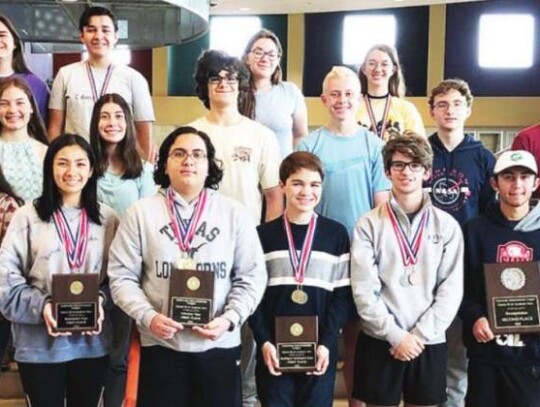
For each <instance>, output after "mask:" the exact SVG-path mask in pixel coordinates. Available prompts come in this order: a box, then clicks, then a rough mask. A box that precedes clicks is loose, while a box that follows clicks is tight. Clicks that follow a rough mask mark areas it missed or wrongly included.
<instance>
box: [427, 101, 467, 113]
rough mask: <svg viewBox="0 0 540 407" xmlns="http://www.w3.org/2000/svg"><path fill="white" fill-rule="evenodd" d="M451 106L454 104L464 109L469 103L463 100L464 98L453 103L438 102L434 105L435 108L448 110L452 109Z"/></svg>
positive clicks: (456, 107)
mask: <svg viewBox="0 0 540 407" xmlns="http://www.w3.org/2000/svg"><path fill="white" fill-rule="evenodd" d="M450 106H452V107H453V108H454V109H457V110H459V109H463V108H465V107H466V106H467V104H466V103H465V102H463V101H462V100H456V101H454V102H452V103H448V102H437V103H435V104H434V105H433V109H437V110H444V111H447V110H448V109H450Z"/></svg>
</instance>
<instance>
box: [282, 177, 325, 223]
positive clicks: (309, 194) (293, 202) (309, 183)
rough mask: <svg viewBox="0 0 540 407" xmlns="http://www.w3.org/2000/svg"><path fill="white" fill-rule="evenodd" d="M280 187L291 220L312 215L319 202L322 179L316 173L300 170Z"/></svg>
mask: <svg viewBox="0 0 540 407" xmlns="http://www.w3.org/2000/svg"><path fill="white" fill-rule="evenodd" d="M280 187H281V189H282V190H283V193H284V194H285V198H286V200H287V205H286V211H287V213H288V215H289V216H291V217H292V218H295V217H299V216H301V215H302V214H312V213H313V211H314V209H315V206H317V204H318V203H319V201H320V200H321V192H322V179H321V174H319V172H318V171H313V170H309V169H307V168H301V169H299V170H298V171H296V172H294V173H292V174H291V175H290V176H289V178H287V179H286V181H285V184H283V182H280Z"/></svg>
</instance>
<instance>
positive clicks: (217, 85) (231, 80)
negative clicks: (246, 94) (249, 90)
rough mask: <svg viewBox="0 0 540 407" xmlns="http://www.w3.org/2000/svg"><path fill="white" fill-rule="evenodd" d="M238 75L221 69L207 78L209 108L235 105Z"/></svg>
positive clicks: (236, 101)
mask: <svg viewBox="0 0 540 407" xmlns="http://www.w3.org/2000/svg"><path fill="white" fill-rule="evenodd" d="M238 94H239V92H238V75H237V74H236V73H232V72H228V71H226V70H222V71H220V72H219V74H218V75H216V76H212V77H210V78H209V80H208V99H209V100H210V108H212V107H214V108H215V107H227V106H236V105H237V103H238Z"/></svg>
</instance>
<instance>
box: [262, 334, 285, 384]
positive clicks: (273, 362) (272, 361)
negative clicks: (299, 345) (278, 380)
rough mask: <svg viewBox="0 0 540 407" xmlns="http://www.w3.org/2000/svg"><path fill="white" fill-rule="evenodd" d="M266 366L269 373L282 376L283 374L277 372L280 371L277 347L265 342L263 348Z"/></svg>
mask: <svg viewBox="0 0 540 407" xmlns="http://www.w3.org/2000/svg"><path fill="white" fill-rule="evenodd" d="M261 352H262V356H263V360H264V364H265V365H266V367H267V368H268V371H269V372H270V374H271V375H273V376H281V375H282V373H281V372H280V371H279V370H277V369H279V361H278V357H277V349H276V347H275V346H274V345H273V344H272V343H270V342H265V343H264V345H263V346H262V348H261Z"/></svg>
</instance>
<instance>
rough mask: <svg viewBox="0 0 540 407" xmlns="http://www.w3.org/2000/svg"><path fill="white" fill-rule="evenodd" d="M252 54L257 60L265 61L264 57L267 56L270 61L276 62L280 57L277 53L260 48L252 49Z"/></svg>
mask: <svg viewBox="0 0 540 407" xmlns="http://www.w3.org/2000/svg"><path fill="white" fill-rule="evenodd" d="M250 52H251V53H252V54H253V56H254V57H255V58H256V59H263V58H264V56H267V57H268V59H270V60H275V59H277V58H279V57H280V55H279V53H277V52H276V51H264V50H262V49H260V48H255V49H252V50H251V51H250Z"/></svg>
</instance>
